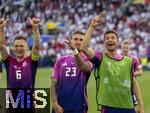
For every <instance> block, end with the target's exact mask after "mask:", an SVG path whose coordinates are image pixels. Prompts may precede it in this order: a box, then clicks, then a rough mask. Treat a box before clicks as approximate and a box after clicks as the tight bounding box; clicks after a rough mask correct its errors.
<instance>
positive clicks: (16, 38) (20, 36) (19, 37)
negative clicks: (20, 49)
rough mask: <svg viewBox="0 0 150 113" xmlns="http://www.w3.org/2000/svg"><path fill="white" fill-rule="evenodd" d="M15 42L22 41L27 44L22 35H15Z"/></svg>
mask: <svg viewBox="0 0 150 113" xmlns="http://www.w3.org/2000/svg"><path fill="white" fill-rule="evenodd" d="M16 40H24V41H25V42H27V37H26V36H23V35H17V36H16V37H15V39H14V42H15V41H16Z"/></svg>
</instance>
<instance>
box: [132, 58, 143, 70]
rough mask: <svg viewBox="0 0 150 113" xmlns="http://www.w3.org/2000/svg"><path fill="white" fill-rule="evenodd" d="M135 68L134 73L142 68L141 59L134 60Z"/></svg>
mask: <svg viewBox="0 0 150 113" xmlns="http://www.w3.org/2000/svg"><path fill="white" fill-rule="evenodd" d="M133 66H134V71H136V70H139V69H141V68H142V66H141V64H140V62H139V59H138V58H137V57H134V58H133Z"/></svg>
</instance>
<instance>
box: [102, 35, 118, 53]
mask: <svg viewBox="0 0 150 113" xmlns="http://www.w3.org/2000/svg"><path fill="white" fill-rule="evenodd" d="M104 45H105V47H106V49H107V50H108V51H114V50H116V49H117V47H118V39H117V36H116V35H115V34H114V33H108V34H106V35H105V38H104Z"/></svg>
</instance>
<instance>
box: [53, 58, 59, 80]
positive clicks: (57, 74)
mask: <svg viewBox="0 0 150 113" xmlns="http://www.w3.org/2000/svg"><path fill="white" fill-rule="evenodd" d="M60 63H61V58H60V59H58V60H57V61H56V63H55V65H54V68H53V72H52V75H51V78H52V79H56V80H57V79H58V77H59V69H60Z"/></svg>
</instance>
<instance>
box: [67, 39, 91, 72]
mask: <svg viewBox="0 0 150 113" xmlns="http://www.w3.org/2000/svg"><path fill="white" fill-rule="evenodd" d="M65 43H66V44H67V45H68V46H69V47H70V49H71V50H72V51H73V55H74V57H75V59H76V63H77V65H78V66H79V67H80V68H81V69H82V70H83V71H84V72H91V67H92V64H90V62H85V61H84V60H83V58H81V54H82V53H81V52H80V53H79V51H78V49H77V48H76V47H75V46H74V44H73V43H72V42H71V39H70V38H66V40H65Z"/></svg>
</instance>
